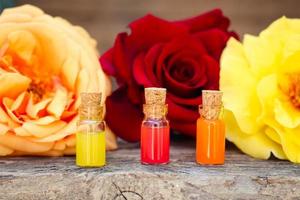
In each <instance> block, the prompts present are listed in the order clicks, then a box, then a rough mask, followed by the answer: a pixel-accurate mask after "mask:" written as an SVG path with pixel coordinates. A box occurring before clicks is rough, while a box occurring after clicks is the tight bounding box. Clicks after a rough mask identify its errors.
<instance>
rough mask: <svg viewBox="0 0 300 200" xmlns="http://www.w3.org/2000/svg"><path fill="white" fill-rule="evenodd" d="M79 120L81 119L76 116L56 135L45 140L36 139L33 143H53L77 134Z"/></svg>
mask: <svg viewBox="0 0 300 200" xmlns="http://www.w3.org/2000/svg"><path fill="white" fill-rule="evenodd" d="M78 119H79V117H78V116H76V117H74V118H73V119H72V120H71V121H70V122H69V123H68V124H67V125H66V126H64V127H63V128H62V129H60V130H59V131H56V132H55V133H53V134H51V135H49V136H47V137H44V138H35V139H33V141H36V142H53V141H57V140H61V139H63V138H65V137H66V136H69V135H72V134H74V133H76V131H77V122H78Z"/></svg>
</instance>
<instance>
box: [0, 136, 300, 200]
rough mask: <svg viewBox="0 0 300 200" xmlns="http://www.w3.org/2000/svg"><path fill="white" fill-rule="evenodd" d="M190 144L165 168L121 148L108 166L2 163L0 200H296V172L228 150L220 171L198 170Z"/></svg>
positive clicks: (179, 146) (299, 181)
mask: <svg viewBox="0 0 300 200" xmlns="http://www.w3.org/2000/svg"><path fill="white" fill-rule="evenodd" d="M194 151H195V150H194V145H193V142H188V141H184V142H181V143H179V142H173V145H172V148H171V160H172V162H171V163H170V164H169V165H163V166H145V165H141V164H140V163H139V148H138V146H137V145H135V144H121V145H120V149H119V150H118V151H114V152H109V153H108V158H107V160H108V165H107V166H105V167H104V168H101V169H92V168H91V169H83V168H78V167H76V166H75V165H74V158H73V157H65V158H32V157H27V158H1V159H0V168H1V171H0V194H1V195H0V199H1V200H2V199H3V200H9V199H23V200H26V199H72V200H76V199H125V197H126V198H127V199H259V198H260V199H299V198H300V190H299V189H300V167H299V165H293V164H291V163H289V162H287V161H279V160H275V159H274V160H269V161H262V160H255V159H252V158H250V157H248V156H246V155H243V154H241V153H239V152H238V151H237V150H236V149H230V150H229V151H227V154H226V164H225V165H224V166H207V167H203V166H199V165H197V164H196V163H195V162H194V157H195V154H194Z"/></svg>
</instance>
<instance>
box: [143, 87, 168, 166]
mask: <svg viewBox="0 0 300 200" xmlns="http://www.w3.org/2000/svg"><path fill="white" fill-rule="evenodd" d="M145 99H146V104H144V106H143V111H144V114H145V117H144V120H143V122H142V125H141V163H142V164H167V163H168V162H169V159H170V127H169V121H168V120H167V118H166V115H167V110H168V107H167V105H166V104H165V99H166V89H165V88H146V89H145Z"/></svg>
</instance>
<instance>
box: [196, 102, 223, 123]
mask: <svg viewBox="0 0 300 200" xmlns="http://www.w3.org/2000/svg"><path fill="white" fill-rule="evenodd" d="M222 110H223V105H210V106H199V113H200V116H201V117H202V118H204V119H206V120H218V119H220V115H221V112H222Z"/></svg>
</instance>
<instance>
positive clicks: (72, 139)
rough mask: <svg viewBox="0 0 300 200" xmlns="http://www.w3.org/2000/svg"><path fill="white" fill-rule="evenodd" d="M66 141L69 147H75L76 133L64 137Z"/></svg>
mask: <svg viewBox="0 0 300 200" xmlns="http://www.w3.org/2000/svg"><path fill="white" fill-rule="evenodd" d="M64 141H65V144H66V145H67V147H74V146H75V144H76V135H75V134H74V135H69V136H67V137H66V138H64Z"/></svg>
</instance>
